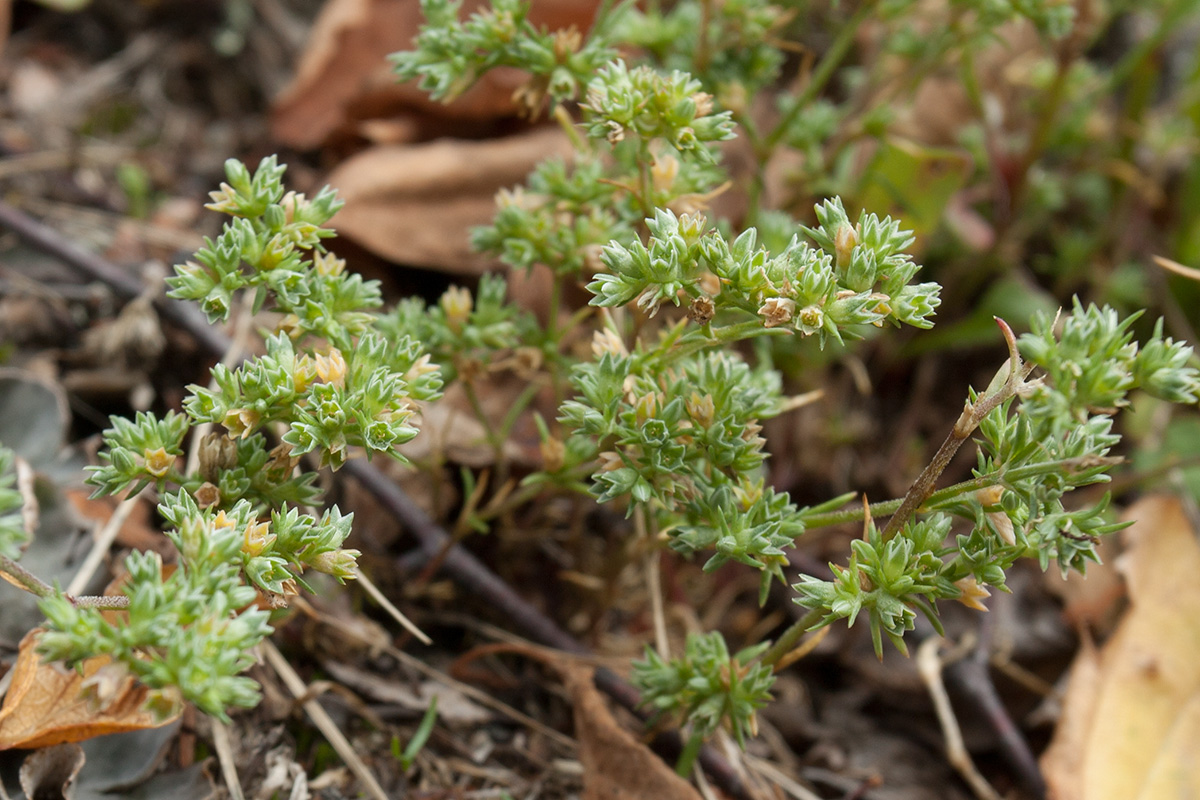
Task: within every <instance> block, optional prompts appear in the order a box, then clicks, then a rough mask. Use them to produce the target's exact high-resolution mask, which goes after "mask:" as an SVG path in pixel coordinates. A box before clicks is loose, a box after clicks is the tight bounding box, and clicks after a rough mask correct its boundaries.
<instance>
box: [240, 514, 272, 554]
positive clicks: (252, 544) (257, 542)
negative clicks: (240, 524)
mask: <svg viewBox="0 0 1200 800" xmlns="http://www.w3.org/2000/svg"><path fill="white" fill-rule="evenodd" d="M274 543H275V534H273V533H271V523H269V522H256V521H253V520H252V521H250V522H249V523H248V524H247V525H246V531H245V533H244V534H243V535H242V552H243V553H245V554H246V555H248V556H250V557H251V558H254V557H255V556H260V555H262V554H263V551H265V550H266V549H267V548H268V547H270V546H271V545H273V544H274Z"/></svg>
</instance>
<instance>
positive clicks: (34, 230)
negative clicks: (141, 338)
mask: <svg viewBox="0 0 1200 800" xmlns="http://www.w3.org/2000/svg"><path fill="white" fill-rule="evenodd" d="M0 226H3V227H5V228H8V229H9V230H10V231H12V232H13V233H15V234H17V235H18V236H20V237H21V238H22V239H24V240H25V241H26V242H28V243H29V244H31V245H33V246H34V247H36V248H37V249H39V250H41V251H42V252H45V253H49V254H50V255H52V256H54V257H55V258H58V259H59V260H61V261H62V262H63V263H64V264H68V265H70V266H72V267H74V268H75V269H77V270H78V271H80V272H83V273H84V274H86V275H88V276H89V277H91V278H93V279H95V280H98V281H101V282H102V283H105V284H108V286H109V287H110V288H111V289H112V290H113V291H114V292H116V293H117V294H118V295H120V296H122V297H125V298H128V299H132V298H134V297H137V296H139V295H141V294H142V293H143V292H145V291H146V287H145V286H143V285H142V283H141V281H139V280H138V279H137V278H135V277H133V276H132V275H130V274H129V273H128V272H127V271H125V270H123V269H121V268H120V267H118V266H116V265H115V264H113V263H111V262H109V261H107V260H105V259H104V258H101V257H100V256H98V255H96V254H95V253H91V252H88V251H87V250H84V249H83V248H81V247H79V246H77V245H76V244H75V243H74V242H71V241H68V240H67V239H64V238H63V236H62V235H61V234H59V232H58V231H56V230H54V228H51V227H50V226H48V225H43V224H42V223H41V222H38V221H37V220H36V219H34V218H33V217H31V216H29V215H28V214H26V213H25V212H23V211H20V210H18V209H16V208H13V207H12V206H10V205H9V204H7V203H2V202H0ZM154 307H155V309H157V311H158V313H159V314H161V315H162V317H163V319H166V320H168V321H169V322H171V323H172V324H174V325H177V326H179V327H180V328H183V329H184V330H186V331H187V332H188V333H190V334H191V335H192V336H193V337H195V338H196V340H197V341H199V342H200V343H201V344H202V345H204V347H205V348H206V349H208V350H209V351H210V352H213V353H224V352H225V351H226V350H227V349H228V348H229V338H228V337H226V336H225V335H224V334H223V333H221V332H220V331H219V330H217V329H216V328H214V327H213V326H212V325H209V324H208V321H207V320H206V319H205V318H204V314H202V313H201V312H200V310H199V309H197V308H196V307H195V306H193V305H190V304H188V303H182V302H180V301H178V300H170V299H168V298H166V297H164V296H162V295H161V294H157V293H156V296H155V298H154Z"/></svg>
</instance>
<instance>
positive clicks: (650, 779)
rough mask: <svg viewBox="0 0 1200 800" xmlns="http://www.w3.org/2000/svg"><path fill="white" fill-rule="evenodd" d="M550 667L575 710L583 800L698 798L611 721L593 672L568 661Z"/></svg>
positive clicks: (612, 719)
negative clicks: (581, 766)
mask: <svg viewBox="0 0 1200 800" xmlns="http://www.w3.org/2000/svg"><path fill="white" fill-rule="evenodd" d="M556 668H557V669H558V672H559V674H560V675H562V678H563V682H564V683H565V684H566V687H567V692H568V693H569V694H570V695H571V704H572V705H573V706H574V707H575V738H576V739H578V740H579V760H580V762H582V764H583V800H700V793H699V792H697V791H696V790H695V789H694V788H692V785H691V784H690V783H688V782H687V781H685V780H684V779H683V778H681V777H679V776H678V775H676V774H675V773H674V772H672V771H671V768H670V767H668V766H667V765H666V764H665V763H663V760H662V759H661V758H659V757H658V756H656V755H655V754H654V753H652V752H651V751H650V748H648V747H646V745H644V744H642V743H641V742H639V741H638V740H637V739H636V738H634V736H633V734H631V733H630V732H629V731H627V730H625V729H624V728H622V727H621V726H620V725H619V724H618V723H617V720H616V719H615V718H614V717H613V715H612V712H610V711H609V710H608V706H607V705H606V704H605V702H604V698H603V697H602V696H601V694H600V691H599V690H598V689H597V688H596V683H595V680H594V674H595V670H593V669H592V668H590V667H583V666H580V665H578V664H574V663H570V662H562V663H560V664H559V665H557V667H556Z"/></svg>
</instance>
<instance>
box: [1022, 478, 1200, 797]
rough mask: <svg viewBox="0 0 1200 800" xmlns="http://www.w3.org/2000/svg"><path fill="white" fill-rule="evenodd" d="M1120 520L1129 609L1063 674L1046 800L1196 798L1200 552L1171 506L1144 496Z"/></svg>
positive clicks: (1199, 783)
mask: <svg viewBox="0 0 1200 800" xmlns="http://www.w3.org/2000/svg"><path fill="white" fill-rule="evenodd" d="M1127 516H1128V518H1130V519H1134V520H1137V521H1136V523H1135V524H1134V525H1133V526H1132V527H1130V528H1129V529H1128V530H1127V531H1126V532H1125V536H1126V540H1127V542H1128V543H1129V550H1128V552H1127V553H1126V555H1125V556H1124V557H1123V559H1122V564H1121V567H1122V571H1123V572H1124V574H1125V577H1126V582H1127V584H1128V587H1129V597H1130V609H1129V612H1128V613H1127V614H1126V615H1125V617H1124V619H1123V620H1122V621H1121V623H1120V625H1119V626H1118V628H1117V630H1116V633H1114V634H1113V636H1112V638H1111V639H1109V641H1108V642H1107V643H1106V644H1105V645H1104V647H1103V648H1102V649H1101V651H1100V652H1099V654H1093V653H1091V652H1089V650H1088V649H1087V648H1086V647H1085V649H1084V651H1083V652H1082V653H1081V654H1080V656H1079V659H1078V661H1077V663H1076V665H1075V667H1074V668H1073V670H1072V676H1071V682H1070V684H1069V687H1068V690H1067V697H1066V702H1065V707H1064V712H1063V716H1062V719H1061V720H1060V721H1059V726H1058V730H1057V731H1056V732H1055V737H1054V741H1053V742H1052V743H1051V746H1050V748H1049V750H1048V751H1047V752H1046V755H1045V756H1044V757H1043V759H1042V769H1043V771H1044V772H1045V776H1046V782H1047V784H1048V786H1049V788H1050V795H1049V796H1050V797H1051V798H1053V799H1054V800H1130V799H1131V798H1132V799H1133V800H1176V798H1178V799H1179V800H1182V799H1183V798H1192V797H1197V796H1200V759H1198V758H1196V743H1197V742H1200V581H1198V580H1197V576H1198V575H1200V544H1198V543H1197V540H1196V533H1195V531H1193V530H1192V528H1191V526H1190V525H1189V523H1188V520H1187V517H1186V515H1185V514H1184V512H1183V508H1182V506H1181V504H1180V502H1179V501H1178V499H1176V498H1171V497H1151V498H1147V499H1145V500H1142V501H1141V502H1139V503H1138V504H1137V505H1135V506H1134V507H1132V508H1131V509H1130V510H1129V512H1128V514H1127Z"/></svg>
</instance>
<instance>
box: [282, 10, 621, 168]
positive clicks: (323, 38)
mask: <svg viewBox="0 0 1200 800" xmlns="http://www.w3.org/2000/svg"><path fill="white" fill-rule="evenodd" d="M464 5H465V9H464V11H463V14H466V13H468V12H470V11H474V10H475V9H476V8H478V7H479V6H480V5H481V3H480V2H467V3H465V4H464ZM597 5H598V3H597V2H596V0H534V3H533V9H532V11H531V12H530V20H532V21H533V22H534V24H536V25H539V26H545V27H546V28H549V29H557V28H565V27H568V26H570V25H575V26H576V27H577V28H580V29H581V30H582V29H586V28H587V27H588V26H589V24H590V22H591V19H592V14H593V13H594V12H595V8H596V6H597ZM422 22H423V19H422V16H421V11H420V8H419V6H418V3H417V0H330V2H327V3H326V4H325V6H324V8H323V9H322V11H321V15H320V17H319V18H318V19H317V22H316V24H315V25H314V26H313V30H312V33H311V35H310V36H309V42H308V45H307V46H306V48H305V50H304V57H303V58H302V60H301V62H300V64H299V66H298V67H297V69H296V77H295V79H294V80H293V82H292V84H291V85H290V86H289V87H288V88H287V89H285V90H284V91H283V92H282V93H281V94H280V96H279V97H278V98H277V99H276V101H275V104H274V111H273V114H272V133H273V135H274V136H275V138H276V139H278V140H279V141H280V142H283V143H284V144H288V145H290V146H292V147H297V148H302V149H303V148H315V147H317V146H319V145H320V144H321V143H323V142H324V141H325V140H326V139H327V138H328V137H329V135H330V134H331V133H333V132H334V131H336V130H338V129H339V128H344V127H352V126H355V125H356V124H358V123H359V122H361V121H363V120H366V119H370V118H381V117H389V116H393V115H395V114H397V113H398V112H400V111H402V110H403V109H405V108H408V109H414V110H423V111H424V112H425V113H429V112H436V114H437V115H439V116H443V117H450V118H455V119H460V120H479V119H492V118H496V117H502V116H512V115H514V114H515V106H514V104H513V102H512V93H513V90H515V89H516V88H517V87H518V86H520V85H521V83H522V82H523V81H524V80H525V76H524V74H523V73H521V72H518V71H516V70H510V69H500V70H494V71H492V72H491V73H489V74H488V75H486V76H485V77H484V78H483V79H482V80H481V81H480V82H479V83H478V84H476V85H475V86H474V87H473V88H472V89H470V90H469V91H467V92H466V93H465V94H464V95H463V96H462V97H460V98H458V100H456V101H455V102H454V103H452V104H450V105H442V104H441V103H435V102H434V101H432V100H430V99H429V97H428V95H427V94H426V93H425V92H424V91H422V90H420V89H418V88H417V86H416V82H415V81H414V82H410V83H407V84H403V85H401V84H398V83H397V82H396V78H395V76H394V75H393V74H392V72H391V69H390V67H389V65H388V62H387V56H388V55H389V54H391V53H394V52H396V51H398V50H404V49H406V48H409V47H411V46H412V40H413V37H414V36H416V34H417V31H418V30H419V27H420V25H421V23H422Z"/></svg>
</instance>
